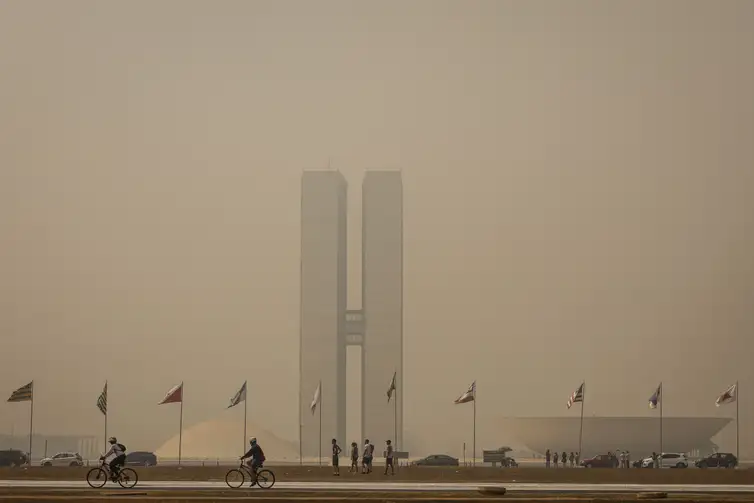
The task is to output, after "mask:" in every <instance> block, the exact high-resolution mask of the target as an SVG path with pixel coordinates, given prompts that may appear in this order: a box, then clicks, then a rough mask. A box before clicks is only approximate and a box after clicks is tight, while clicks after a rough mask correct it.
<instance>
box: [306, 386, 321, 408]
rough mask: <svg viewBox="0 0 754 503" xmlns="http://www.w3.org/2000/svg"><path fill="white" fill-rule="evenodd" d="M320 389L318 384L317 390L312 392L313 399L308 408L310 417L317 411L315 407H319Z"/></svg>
mask: <svg viewBox="0 0 754 503" xmlns="http://www.w3.org/2000/svg"><path fill="white" fill-rule="evenodd" d="M321 388H322V383H321V382H320V383H319V384H318V385H317V389H316V390H315V391H314V398H313V399H312V404H311V405H310V406H309V408H310V409H311V410H312V415H314V411H315V410H317V405H319V401H320V393H322V391H321Z"/></svg>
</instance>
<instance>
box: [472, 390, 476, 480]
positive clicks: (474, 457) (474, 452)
mask: <svg viewBox="0 0 754 503" xmlns="http://www.w3.org/2000/svg"><path fill="white" fill-rule="evenodd" d="M471 442H472V448H471V466H476V387H474V430H473V432H472V435H471Z"/></svg>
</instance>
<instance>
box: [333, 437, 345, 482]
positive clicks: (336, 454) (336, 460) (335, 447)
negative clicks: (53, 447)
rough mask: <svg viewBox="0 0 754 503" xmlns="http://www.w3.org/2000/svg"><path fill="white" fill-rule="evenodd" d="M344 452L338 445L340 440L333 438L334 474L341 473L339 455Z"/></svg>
mask: <svg viewBox="0 0 754 503" xmlns="http://www.w3.org/2000/svg"><path fill="white" fill-rule="evenodd" d="M341 452H343V449H341V448H340V446H339V445H338V441H337V440H335V439H334V438H333V439H332V470H333V472H332V474H333V475H336V476H338V475H340V463H339V456H340V453H341Z"/></svg>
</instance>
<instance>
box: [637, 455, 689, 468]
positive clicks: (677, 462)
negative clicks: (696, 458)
mask: <svg viewBox="0 0 754 503" xmlns="http://www.w3.org/2000/svg"><path fill="white" fill-rule="evenodd" d="M653 466H654V464H653V463H652V458H651V457H649V458H644V459H643V460H642V462H641V467H642V468H652V467H653ZM688 467H689V460H688V459H687V458H686V455H685V454H683V453H682V452H663V453H662V454H660V468H688Z"/></svg>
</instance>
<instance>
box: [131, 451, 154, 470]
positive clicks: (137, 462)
mask: <svg viewBox="0 0 754 503" xmlns="http://www.w3.org/2000/svg"><path fill="white" fill-rule="evenodd" d="M126 464H127V465H131V466H155V465H156V464H157V456H155V454H154V452H145V451H134V452H130V453H128V455H127V456H126Z"/></svg>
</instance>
